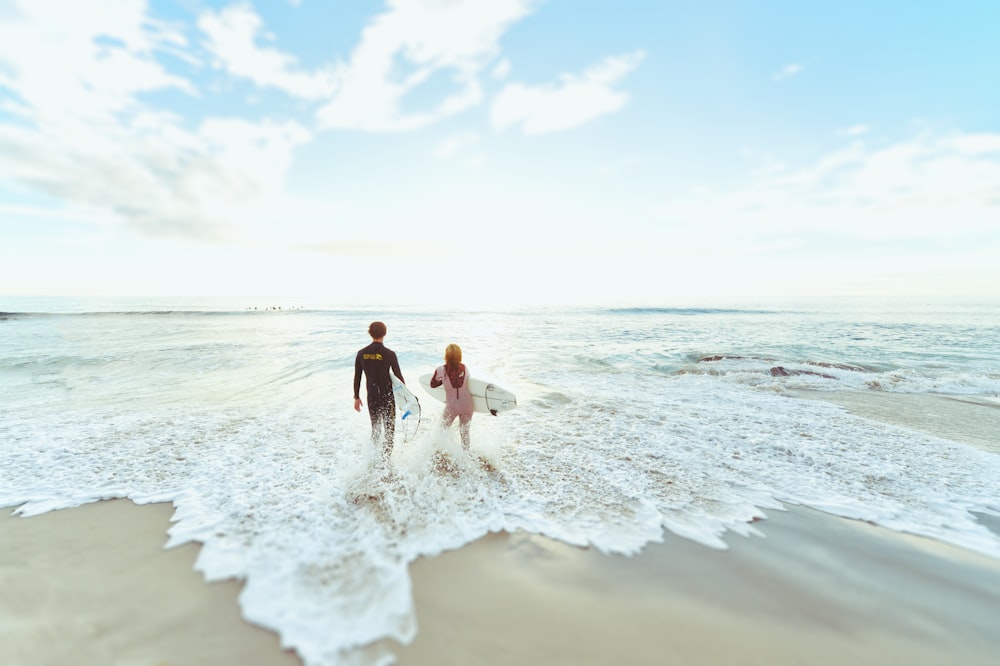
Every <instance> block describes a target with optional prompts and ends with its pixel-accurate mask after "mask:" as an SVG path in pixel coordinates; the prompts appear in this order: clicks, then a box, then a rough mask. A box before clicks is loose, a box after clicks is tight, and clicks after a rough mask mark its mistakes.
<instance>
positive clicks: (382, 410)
mask: <svg viewBox="0 0 1000 666" xmlns="http://www.w3.org/2000/svg"><path fill="white" fill-rule="evenodd" d="M390 370H392V372H393V374H395V375H396V376H397V377H399V380H400V381H403V373H402V372H400V370H399V361H398V360H397V359H396V352H394V351H392V350H391V349H389V348H388V347H386V346H385V345H383V344H382V343H381V342H373V343H371V344H370V345H368V346H367V347H365V348H364V349H362V350H360V351H359V352H358V355H357V357H356V358H355V359H354V397H355V398H360V397H361V394H360V393H359V391H360V390H361V373H362V372H364V373H365V384H366V385H367V387H368V414H369V415H370V416H371V418H372V442H378V439H379V435H381V433H382V432H383V431H384V432H385V451H386V454H387V455H388V453H390V452H391V451H392V438H393V435H394V434H395V432H396V401H395V400H394V398H393V396H392V380H391V379H390V378H389V371H390Z"/></svg>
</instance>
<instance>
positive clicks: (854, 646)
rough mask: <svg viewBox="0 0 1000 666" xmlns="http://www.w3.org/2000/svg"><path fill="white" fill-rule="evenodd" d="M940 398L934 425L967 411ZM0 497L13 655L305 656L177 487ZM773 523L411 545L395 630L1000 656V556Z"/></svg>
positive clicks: (651, 647)
mask: <svg viewBox="0 0 1000 666" xmlns="http://www.w3.org/2000/svg"><path fill="white" fill-rule="evenodd" d="M918 397H919V396H918ZM897 398H898V396H893V397H891V398H890V399H892V400H896V399H897ZM903 402H905V397H904V400H903ZM916 402H917V401H914V405H911V406H909V407H904V408H903V409H904V410H905V409H909V408H912V409H918V410H924V412H927V410H926V409H924V407H921V406H919V405H916ZM860 404H862V406H861V407H858V409H859V410H864V409H866V406H865V405H868V407H867V408H870V413H866V414H861V415H863V416H865V417H866V418H877V415H876V414H875V413H872V410H874V409H875V408H871V406H870V404H869V403H860ZM933 404H934V405H938V404H939V403H933ZM952 407H954V406H953V405H950V404H948V405H946V409H944V411H943V412H942V414H944V415H945V417H946V418H947V419H952V418H954V410H953V409H952ZM848 408H850V407H848ZM898 408H899V406H898V405H896V411H893V407H892V405H890V404H887V403H886V404H882V405H881V407H879V409H884V410H885V411H886V412H887V413H890V412H891V413H897V412H898ZM972 408H974V409H978V410H993V411H994V412H1000V410H996V409H995V408H994V407H991V406H988V405H986V406H984V405H975V406H972ZM957 409H966V407H964V406H963V407H958V408H957ZM931 411H933V410H931ZM883 418H885V417H884V416H883ZM940 418H941V417H940V415H939V416H938V417H934V416H929V417H927V419H926V423H925V424H924V426H923V427H921V428H920V429H921V430H923V431H925V432H929V433H930V434H939V435H941V436H943V434H942V433H943V432H945V430H943V429H948V430H950V431H954V430H955V429H958V430H962V429H963V426H962V424H954V423H940V422H938V421H936V420H935V419H940ZM885 420H887V421H888V422H893V421H892V420H891V419H888V418H886V419H885ZM927 423H930V425H929V426H928V425H927ZM935 424H936V425H935ZM979 424H981V421H980V420H979V419H973V422H972V423H971V424H969V425H967V426H965V430H966V432H965V434H964V435H962V434H961V433H959V435H960V436H963V437H967V438H969V439H972V440H975V439H976V437H979V435H978V434H977V433H979V432H980V431H979V430H978V428H980V425H979ZM911 427H913V426H912V421H911ZM935 428H937V432H934V430H935ZM970 429H971V430H970ZM950 438H952V439H957V437H955V436H954V435H951V437H950ZM963 441H965V440H963ZM0 514H2V515H0V663H2V664H4V665H5V666H46V665H52V666H56V665H60V666H61V665H63V664H73V665H74V666H117V665H123V666H126V665H127V666H131V665H133V664H134V665H136V666H138V665H144V666H145V665H149V666H162V665H165V664H169V665H184V666H187V665H190V664H219V665H223V666H230V665H232V666H236V665H241V666H242V665H260V666H272V665H273V666H284V665H292V664H300V663H301V661H300V660H299V659H298V657H297V656H296V655H295V654H294V652H292V651H289V650H283V649H282V648H281V646H280V644H279V640H278V637H277V635H276V634H274V633H272V632H270V631H267V630H265V629H262V628H259V627H255V626H253V625H250V624H249V623H247V622H245V621H243V620H242V619H241V618H240V615H239V606H238V595H239V591H240V589H241V585H242V584H241V583H239V582H237V581H227V582H222V583H212V584H206V583H205V582H204V581H203V579H202V577H201V575H200V574H199V573H197V572H195V571H193V568H192V567H193V564H194V561H195V558H196V556H197V552H198V546H197V545H187V546H182V547H179V548H174V549H171V550H163V545H164V544H165V542H166V530H167V528H168V527H169V519H170V516H171V514H172V507H171V506H170V505H165V504H154V505H146V506H136V505H134V504H132V503H131V502H129V501H126V500H112V501H105V502H99V503H97V504H92V505H87V506H83V507H79V508H76V509H68V510H63V511H56V512H53V513H49V514H44V515H40V516H35V517H31V518H18V517H14V516H11V515H9V514H10V511H9V509H5V510H2V511H0ZM982 520H983V523H984V524H985V525H987V526H988V527H990V529H993V530H994V531H998V530H1000V521H998V520H996V519H992V518H989V517H984V518H983V519H982ZM755 527H757V529H758V530H759V531H760V532H761V533H762V534H763V536H762V537H761V536H754V537H742V536H739V535H736V534H729V535H727V536H726V542H727V544H728V545H729V546H730V547H729V549H728V550H712V549H709V548H706V547H704V546H701V545H698V544H695V543H693V542H691V541H688V540H686V539H682V538H680V537H676V536H673V535H669V534H668V535H665V538H664V541H663V542H662V543H656V544H650V545H648V546H647V547H646V548H645V549H644V550H643V551H642V552H641V553H640V554H639V555H637V556H634V557H620V556H607V555H603V554H601V553H599V552H596V551H594V550H592V549H582V548H576V547H572V546H568V545H565V544H562V543H559V542H556V541H553V540H551V539H547V538H545V537H540V536H535V535H526V534H492V535H489V536H487V537H484V538H483V539H480V540H478V541H476V542H475V543H472V544H469V545H467V546H465V547H463V548H461V549H459V550H456V551H451V552H447V553H444V554H442V555H439V556H437V557H434V558H427V559H421V560H418V561H417V562H415V563H413V564H412V565H411V573H412V576H413V587H414V596H415V600H416V609H417V622H418V627H419V632H418V635H417V637H416V639H415V641H414V642H413V643H412V644H411V645H409V646H400V645H397V644H395V643H392V642H386V645H387V646H388V647H390V649H392V650H393V651H394V652H396V653H397V655H398V657H399V660H398V663H400V664H403V665H407V664H414V665H418V666H424V665H427V666H430V665H431V664H435V665H440V664H456V665H457V664H462V665H469V664H488V665H492V664H497V665H501V664H525V663H539V664H541V663H544V664H567V665H568V664H664V663H673V664H694V665H698V664H747V665H749V664H767V665H779V666H780V665H783V664H787V665H789V666H791V665H792V664H831V665H832V664H838V665H840V664H871V665H873V666H874V665H876V664H878V665H882V664H893V663H907V664H914V665H937V664H940V665H942V666H943V665H945V664H949V665H950V664H955V663H961V664H964V665H971V666H977V665H979V664H982V665H984V666H985V665H987V664H990V665H992V664H995V663H997V658H998V655H1000V622H998V621H997V618H1000V560H996V559H992V558H988V557H983V556H979V555H976V554H973V553H970V552H968V551H964V550H961V549H958V548H954V547H950V546H947V545H944V544H941V543H938V542H934V541H931V540H928V539H923V538H919V537H913V536H908V535H902V534H897V533H894V532H891V531H889V530H885V529H882V528H878V527H875V526H872V525H868V524H866V523H862V522H858V521H850V520H844V519H841V518H837V517H834V516H829V515H826V514H823V513H820V512H817V511H813V510H810V509H805V508H802V507H789V510H788V511H769V512H768V519H767V520H764V521H760V522H758V523H757V524H756V525H755ZM998 533H1000V532H998Z"/></svg>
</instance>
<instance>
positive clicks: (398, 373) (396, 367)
mask: <svg viewBox="0 0 1000 666" xmlns="http://www.w3.org/2000/svg"><path fill="white" fill-rule="evenodd" d="M389 367H390V368H392V372H393V374H394V375H396V376H397V377H399V381H401V382H403V383H404V384H405V383H406V380H405V379H403V371H402V370H400V369H399V358H397V357H396V354H395V352H393V354H392V360H391V361H390V362H389Z"/></svg>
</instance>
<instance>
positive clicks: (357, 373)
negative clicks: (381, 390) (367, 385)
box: [354, 352, 361, 412]
mask: <svg viewBox="0 0 1000 666" xmlns="http://www.w3.org/2000/svg"><path fill="white" fill-rule="evenodd" d="M360 391H361V352H358V355H357V356H355V357H354V411H356V412H360V411H361V393H360Z"/></svg>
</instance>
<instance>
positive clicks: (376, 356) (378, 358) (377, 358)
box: [362, 354, 382, 361]
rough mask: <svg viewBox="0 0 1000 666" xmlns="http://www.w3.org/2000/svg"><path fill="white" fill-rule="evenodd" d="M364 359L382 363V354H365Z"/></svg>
mask: <svg viewBox="0 0 1000 666" xmlns="http://www.w3.org/2000/svg"><path fill="white" fill-rule="evenodd" d="M362 358H363V359H364V360H366V361H381V360H382V354H365V355H364V356H362Z"/></svg>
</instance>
